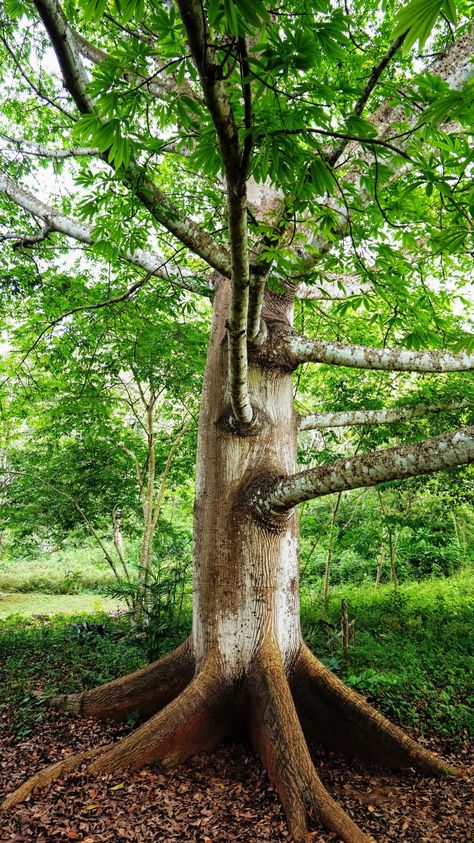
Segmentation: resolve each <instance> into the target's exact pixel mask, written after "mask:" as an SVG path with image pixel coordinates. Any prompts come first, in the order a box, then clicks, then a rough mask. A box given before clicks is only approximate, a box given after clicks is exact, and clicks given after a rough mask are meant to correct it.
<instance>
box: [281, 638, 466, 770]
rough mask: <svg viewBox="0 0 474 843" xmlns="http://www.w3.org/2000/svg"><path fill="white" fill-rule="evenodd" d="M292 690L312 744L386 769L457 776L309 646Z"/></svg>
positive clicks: (296, 670) (294, 677) (297, 664)
mask: <svg viewBox="0 0 474 843" xmlns="http://www.w3.org/2000/svg"><path fill="white" fill-rule="evenodd" d="M291 687H292V693H293V697H294V700H295V704H296V708H297V711H298V715H299V718H300V721H301V723H302V726H303V730H304V733H305V735H306V737H307V738H308V739H309V740H316V741H317V742H319V743H321V744H322V745H323V746H325V747H327V748H328V749H336V750H338V751H340V752H344V753H346V754H350V755H354V756H356V757H357V758H361V759H362V760H363V761H373V762H375V763H377V764H380V765H381V766H384V767H393V768H408V767H410V768H412V769H414V770H416V771H417V772H419V773H423V774H425V775H432V776H433V775H438V776H439V775H443V774H446V773H454V772H455V770H453V768H452V767H450V766H449V765H448V764H447V763H446V762H445V761H443V760H442V759H441V758H438V757H437V756H436V755H435V754H434V753H433V752H430V751H429V750H427V749H424V748H423V747H422V746H420V744H418V743H417V742H416V741H414V740H413V739H412V738H410V737H409V736H408V735H407V734H405V732H404V731H403V730H402V729H400V728H399V727H398V726H395V725H394V724H393V723H391V722H390V720H387V718H386V717H384V716H383V714H380V712H378V711H376V709H375V708H373V707H372V706H371V705H369V703H368V702H367V701H366V700H365V699H364V698H363V697H361V696H360V694H358V693H356V691H353V690H352V689H351V688H348V687H347V685H344V683H343V682H341V680H340V679H338V678H337V676H334V674H333V673H331V671H330V670H329V669H328V668H327V667H325V665H323V664H322V663H321V662H320V661H319V660H318V659H317V658H316V657H315V656H313V654H312V653H311V651H310V650H309V649H308V648H307V647H306V646H305V645H303V646H302V648H301V651H300V655H299V658H298V661H297V663H296V666H295V669H294V671H293V673H292V676H291Z"/></svg>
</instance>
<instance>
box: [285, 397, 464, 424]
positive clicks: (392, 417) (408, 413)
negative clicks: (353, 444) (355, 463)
mask: <svg viewBox="0 0 474 843" xmlns="http://www.w3.org/2000/svg"><path fill="white" fill-rule="evenodd" d="M471 406H472V404H470V403H468V402H466V401H457V402H456V401H454V402H453V401H445V402H443V403H441V404H418V405H416V406H414V407H389V408H388V409H384V410H348V411H347V412H341V413H314V414H313V415H308V416H300V417H299V420H298V430H319V429H321V428H325V427H350V426H352V425H358V424H392V423H393V422H399V421H408V420H409V419H416V418H420V417H422V416H426V415H428V414H429V413H442V412H449V411H450V410H463V409H464V408H466V407H471Z"/></svg>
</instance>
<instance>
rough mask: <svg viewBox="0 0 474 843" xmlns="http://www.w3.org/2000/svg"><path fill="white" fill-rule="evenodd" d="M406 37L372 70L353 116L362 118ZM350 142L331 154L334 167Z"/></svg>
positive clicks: (330, 160)
mask: <svg viewBox="0 0 474 843" xmlns="http://www.w3.org/2000/svg"><path fill="white" fill-rule="evenodd" d="M406 37H407V33H406V32H405V33H404V34H403V35H400V36H399V37H398V38H396V39H395V41H393V43H392V44H391V45H390V47H389V48H388V50H387V52H386V53H385V54H384V55H383V56H382V58H381V59H380V61H379V63H378V64H376V65H375V67H373V68H372V73H371V74H370V76H369V78H368V80H367V82H366V85H365V87H364V89H363V91H362V92H361V94H360V96H359V98H358V100H357V102H356V104H355V105H354V109H353V112H352V114H353V115H355V116H357V117H360V115H361V114H362V112H363V110H364V108H365V106H366V105H367V102H368V100H369V97H370V95H371V93H372V92H373V90H374V89H375V87H376V85H377V83H378V81H379V79H380V77H381V76H382V73H383V72H384V70H385V69H386V68H387V66H388V65H389V64H390V61H391V60H392V58H393V56H394V55H395V53H397V52H398V50H399V49H400V47H401V46H402V44H403V42H404V40H405V38H406ZM348 142H349V141H348V140H347V139H344V140H343V141H342V143H341V144H339V146H338V147H337V148H336V149H335V150H334V151H333V152H331V154H330V156H329V159H328V161H329V164H331V166H332V167H333V166H334V164H336V163H337V161H338V160H339V158H340V157H341V155H342V153H343V152H344V150H345V148H346V146H347V144H348Z"/></svg>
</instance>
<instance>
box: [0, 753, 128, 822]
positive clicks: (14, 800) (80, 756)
mask: <svg viewBox="0 0 474 843" xmlns="http://www.w3.org/2000/svg"><path fill="white" fill-rule="evenodd" d="M111 746H112V744H105V745H104V746H96V747H94V749H86V750H84V751H83V752H77V753H76V754H75V755H68V757H67V758H64V759H63V760H62V761H56V762H55V763H54V764H50V765H49V767H45V768H44V770H40V772H39V773H36V775H35V776H32V777H31V778H30V779H28V781H26V782H24V784H22V785H20V787H18V788H17V789H16V790H14V791H13V793H10V794H9V796H7V797H6V799H4V800H3V802H2V804H1V805H0V809H1V810H3V811H7V810H8V809H9V808H13V807H14V806H15V805H18V803H19V802H23V800H24V799H26V797H27V796H29V795H30V793H33V791H34V790H37V788H40V787H48V786H49V785H50V784H52V783H53V782H55V781H56V780H57V779H59V778H60V776H62V775H63V774H64V773H71V772H72V771H73V770H76V769H77V767H80V765H81V764H82V763H83V762H84V761H89V759H91V758H95V757H96V756H97V755H99V754H100V753H101V752H106V751H107V750H108V749H109V748H110V747H111Z"/></svg>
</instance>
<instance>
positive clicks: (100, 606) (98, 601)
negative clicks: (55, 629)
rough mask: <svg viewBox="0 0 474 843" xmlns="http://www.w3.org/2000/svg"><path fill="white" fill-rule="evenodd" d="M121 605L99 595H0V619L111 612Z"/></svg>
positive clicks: (116, 601)
mask: <svg viewBox="0 0 474 843" xmlns="http://www.w3.org/2000/svg"><path fill="white" fill-rule="evenodd" d="M122 606H123V604H122V603H121V602H120V601H119V600H116V599H115V598H112V597H103V596H101V595H99V594H88V593H87V592H84V593H82V594H44V593H32V594H28V593H25V594H24V593H16V594H3V593H0V619H1V618H8V617H9V616H10V615H22V616H23V617H31V616H32V615H78V614H92V615H96V614H98V613H100V612H111V611H113V610H114V609H117V608H120V607H122Z"/></svg>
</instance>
